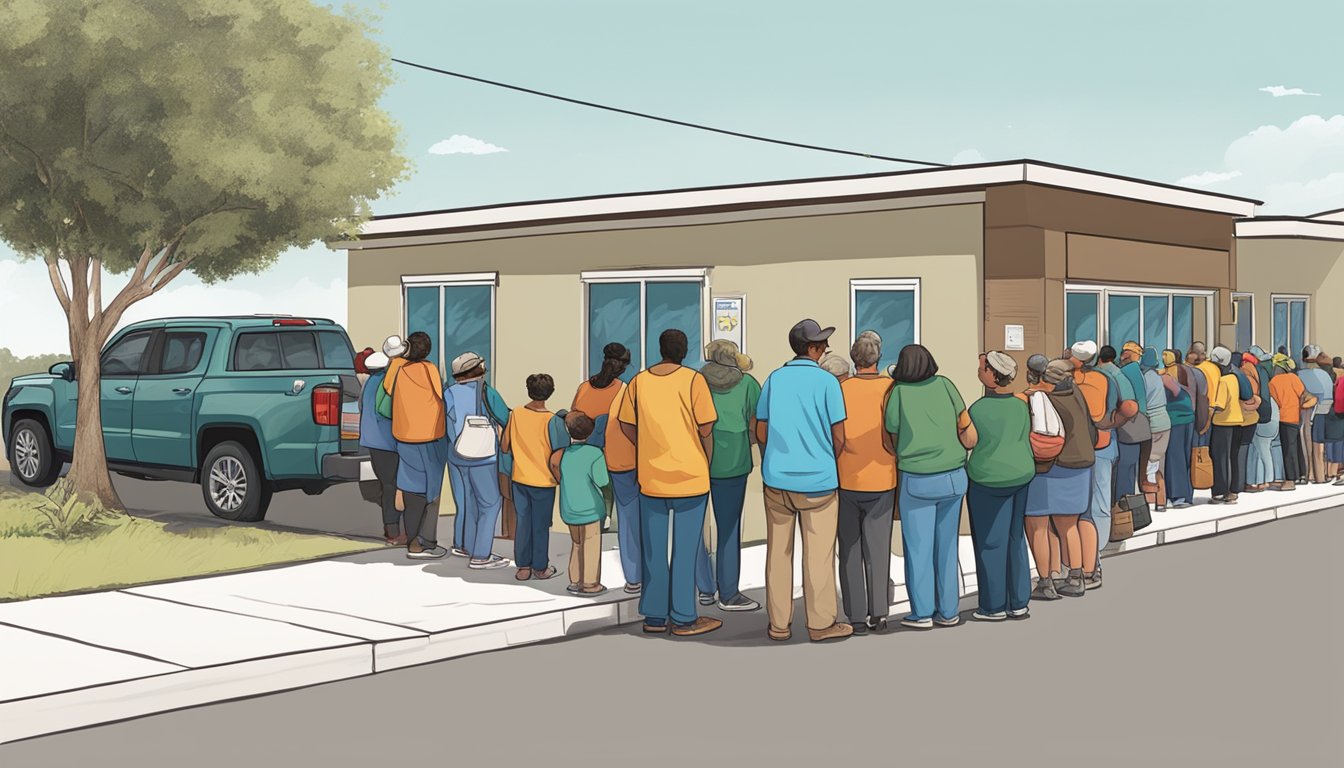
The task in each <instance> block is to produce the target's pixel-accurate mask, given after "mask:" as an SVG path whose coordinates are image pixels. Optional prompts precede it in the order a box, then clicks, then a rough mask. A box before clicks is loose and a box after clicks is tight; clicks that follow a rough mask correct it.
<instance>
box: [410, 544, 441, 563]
mask: <svg viewBox="0 0 1344 768" xmlns="http://www.w3.org/2000/svg"><path fill="white" fill-rule="evenodd" d="M447 554H448V550H446V549H444V548H443V547H439V546H435V547H430V548H429V549H422V550H420V551H419V552H416V551H414V550H410V549H408V550H406V556H407V557H409V558H410V559H412V560H438V559H440V558H442V557H444V556H445V555H447Z"/></svg>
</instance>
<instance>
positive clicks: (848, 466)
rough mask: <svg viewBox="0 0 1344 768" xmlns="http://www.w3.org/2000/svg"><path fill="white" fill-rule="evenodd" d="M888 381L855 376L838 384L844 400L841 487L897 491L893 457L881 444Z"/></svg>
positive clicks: (838, 462) (838, 466)
mask: <svg viewBox="0 0 1344 768" xmlns="http://www.w3.org/2000/svg"><path fill="white" fill-rule="evenodd" d="M890 391H891V379H884V378H882V377H880V376H873V377H872V378H868V377H863V376H854V377H851V378H848V379H845V380H844V381H842V382H841V383H840V392H841V394H843V395H844V398H845V417H846V418H845V448H844V450H842V451H841V452H840V455H839V456H838V457H837V458H836V462H835V463H836V469H837V470H838V471H839V474H840V487H841V488H844V489H845V490H847V491H863V492H878V491H889V490H891V489H892V488H895V487H896V457H895V456H894V455H892V454H891V453H889V452H888V451H887V449H886V446H884V445H883V444H882V437H883V435H884V434H885V433H886V425H885V424H884V423H883V416H884V414H885V406H886V404H887V393H888V392H890Z"/></svg>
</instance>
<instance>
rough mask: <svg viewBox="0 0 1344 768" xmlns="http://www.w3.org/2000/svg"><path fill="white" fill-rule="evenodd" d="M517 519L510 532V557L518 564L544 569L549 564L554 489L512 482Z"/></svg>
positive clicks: (521, 566) (533, 568) (553, 512)
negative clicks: (511, 551) (511, 539)
mask: <svg viewBox="0 0 1344 768" xmlns="http://www.w3.org/2000/svg"><path fill="white" fill-rule="evenodd" d="M513 508H514V511H515V512H516V513H517V518H518V522H517V525H516V526H515V530H514V532H513V559H514V562H516V563H517V565H518V567H519V568H531V569H532V570H534V571H544V570H546V569H547V568H548V567H550V565H551V517H552V515H554V514H555V489H554V488H537V487H535V486H531V485H523V484H522V483H514V484H513Z"/></svg>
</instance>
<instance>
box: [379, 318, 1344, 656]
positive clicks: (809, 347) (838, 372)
mask: <svg viewBox="0 0 1344 768" xmlns="http://www.w3.org/2000/svg"><path fill="white" fill-rule="evenodd" d="M833 333H834V328H822V327H821V326H820V325H819V324H818V323H816V322H815V321H813V320H804V321H802V322H800V323H798V324H797V325H795V326H794V327H793V328H792V329H791V330H790V332H789V344H790V347H791V348H792V350H793V352H794V355H795V357H794V358H793V359H792V360H790V361H788V362H787V363H785V364H784V365H783V366H782V367H780V368H779V369H777V370H775V371H774V372H772V373H771V374H770V375H769V376H768V377H767V378H766V380H765V382H764V384H761V383H759V382H757V380H756V379H755V378H754V377H753V376H752V375H751V373H750V371H751V370H752V361H751V359H750V358H749V357H748V356H746V355H745V354H743V353H742V352H741V351H740V350H739V349H738V348H737V347H736V345H734V344H733V343H732V342H728V341H722V340H719V341H714V342H712V343H711V344H710V345H708V346H707V347H706V349H705V360H706V361H707V362H706V363H705V365H704V366H703V367H702V368H701V370H699V371H696V370H694V369H691V368H689V367H686V366H685V365H683V363H684V361H685V359H686V357H687V353H688V341H687V338H686V335H685V334H684V333H683V332H681V331H680V330H677V329H667V330H665V331H663V333H662V334H661V335H660V337H659V352H660V361H659V362H658V363H656V364H654V365H651V366H650V367H649V368H648V369H646V370H644V371H641V372H639V373H638V374H636V375H635V376H634V377H633V378H632V379H631V380H630V382H629V384H625V383H623V380H622V379H623V376H624V374H625V373H626V371H627V370H628V367H629V365H630V353H629V351H628V350H627V349H626V348H625V347H624V346H622V345H620V344H617V343H612V344H608V345H607V346H606V347H605V348H604V350H603V361H602V364H601V367H600V369H599V371H598V372H597V373H596V374H595V375H594V376H592V377H591V378H589V379H588V380H586V381H584V382H583V383H582V384H581V385H580V386H579V389H578V391H577V392H576V393H575V396H574V398H573V401H572V403H571V407H570V408H569V409H568V410H567V411H561V412H559V413H555V412H552V411H551V410H549V408H548V405H547V402H548V401H549V400H550V398H551V397H552V396H553V395H554V390H555V385H554V382H553V380H552V378H551V377H550V376H549V375H547V374H544V373H539V374H534V375H532V376H529V377H528V379H527V382H526V384H527V392H528V397H529V402H528V403H527V405H524V406H522V407H520V408H515V409H512V410H510V409H509V408H508V407H507V405H506V404H505V403H504V400H503V398H502V397H500V395H499V393H498V392H496V391H495V390H494V389H493V388H492V387H491V386H490V385H489V384H487V383H486V381H485V373H486V370H485V364H484V361H483V360H482V359H481V357H480V356H479V355H477V354H475V353H472V352H465V353H462V354H461V355H459V356H458V357H456V358H455V359H454V360H453V362H452V367H451V371H450V373H451V377H452V381H451V383H449V384H448V385H447V386H446V387H445V386H442V382H441V381H440V379H439V374H438V371H437V369H436V368H435V366H434V365H433V363H431V362H429V361H428V357H429V354H430V351H431V350H430V342H429V338H428V336H427V335H425V334H422V333H418V334H411V336H410V337H409V338H408V339H407V340H406V341H405V342H404V343H403V342H402V341H401V340H400V339H398V338H397V337H391V338H389V339H388V340H387V342H386V343H385V344H384V350H383V353H381V354H380V353H375V352H373V350H365V352H363V353H361V354H360V356H359V360H358V365H359V367H360V370H361V373H364V372H367V373H368V376H369V378H368V383H366V385H365V393H364V398H363V403H362V406H363V407H362V415H361V422H362V424H361V427H362V428H361V442H362V443H363V444H364V445H365V446H366V447H368V448H369V450H370V453H371V455H372V458H373V467H374V470H375V472H376V474H377V476H378V478H379V482H380V484H381V488H382V494H381V503H382V507H383V520H384V525H385V532H386V535H387V539H388V542H389V543H390V544H394V545H400V544H403V543H404V544H405V545H406V547H407V555H408V557H411V558H414V559H429V558H439V557H443V556H445V555H446V554H447V553H448V551H449V550H445V549H444V548H442V547H439V546H438V545H437V542H436V527H437V504H438V502H437V495H438V486H439V485H440V479H441V478H442V476H443V471H444V468H445V467H446V468H447V471H448V475H449V480H450V485H451V488H452V492H453V496H454V500H455V503H456V505H457V509H458V515H457V517H456V520H455V525H454V541H453V546H452V549H451V552H452V553H453V554H454V555H460V556H463V557H467V558H469V563H468V564H469V567H471V568H475V569H493V568H502V567H508V566H510V565H514V566H516V568H517V570H516V573H515V577H516V578H517V579H519V580H528V579H549V578H552V577H554V576H556V575H557V569H556V568H555V566H553V565H552V564H551V563H550V562H549V533H550V527H551V520H552V514H553V511H554V508H555V503H556V497H557V489H558V496H559V504H560V516H561V519H562V520H563V521H564V523H565V524H566V525H567V526H568V527H569V532H570V535H571V540H572V548H571V556H570V559H569V569H568V575H569V580H570V586H569V590H570V591H571V592H573V593H575V594H581V595H596V594H601V593H602V592H604V591H605V587H603V586H602V583H601V568H600V548H601V532H602V530H603V527H604V523H605V520H606V517H607V516H608V515H610V514H613V513H614V515H615V517H616V520H617V524H618V539H619V549H620V563H621V568H622V571H623V572H624V577H625V581H626V584H625V587H624V589H625V591H626V592H627V593H630V594H639V595H640V612H641V613H642V614H643V616H644V617H645V620H644V624H643V630H644V631H645V632H648V633H671V634H673V635H678V636H694V635H700V634H704V633H706V632H711V631H714V630H715V629H718V628H719V627H720V626H721V624H722V622H721V621H720V620H718V619H715V618H712V617H709V616H701V615H699V610H698V605H699V606H712V605H716V604H717V606H718V608H719V609H721V610H724V611H753V610H757V609H759V608H760V605H759V604H758V603H756V602H755V601H753V600H751V599H750V598H748V597H747V596H745V595H743V594H742V593H741V592H740V589H739V584H740V568H741V558H740V549H741V522H742V520H741V518H742V510H743V507H744V505H745V496H746V487H747V480H748V477H749V476H750V474H751V472H752V471H753V470H754V468H755V462H754V455H753V448H752V446H753V445H755V446H756V450H757V451H758V452H759V455H760V463H761V476H762V482H763V485H764V508H765V517H766V524H767V542H766V566H765V581H766V609H767V610H766V612H767V615H768V619H769V626H768V629H767V635H768V637H770V638H771V639H773V640H780V641H783V640H787V639H789V638H790V637H791V636H792V619H793V555H794V553H793V550H794V540H795V531H796V530H797V531H800V532H801V540H802V547H803V552H802V579H803V585H802V586H803V595H804V605H805V613H806V626H807V630H808V636H809V639H811V640H813V641H818V642H820V641H826V640H834V639H843V638H845V637H849V636H851V635H854V634H866V633H869V632H874V633H881V632H885V631H887V630H888V629H889V625H888V621H889V618H890V617H889V605H890V600H889V588H890V585H891V583H892V582H891V580H890V573H889V570H890V562H891V560H890V544H891V537H892V529H893V520H894V519H900V520H901V522H902V525H901V537H902V543H903V547H904V554H905V556H904V563H905V571H906V573H905V577H906V578H905V581H906V589H907V592H908V595H909V600H910V614H909V615H908V616H905V617H904V618H902V619H901V624H903V625H905V626H906V627H909V628H914V629H929V628H932V627H934V626H954V625H956V624H958V623H959V621H960V619H959V615H958V583H959V565H958V561H957V536H958V530H959V524H960V514H961V509H962V504H963V500H964V501H965V505H966V507H967V509H968V513H969V522H970V528H971V536H972V542H973V545H974V546H973V548H974V552H975V558H976V571H977V581H978V591H979V597H978V607H977V610H976V611H975V612H974V614H973V617H974V618H976V619H978V620H983V621H1001V620H1005V619H1013V618H1023V617H1026V616H1027V615H1028V613H1029V610H1028V602H1029V601H1030V600H1031V599H1038V600H1055V599H1060V598H1061V597H1081V596H1083V595H1084V594H1085V593H1086V591H1087V590H1090V589H1095V588H1097V587H1100V586H1101V584H1102V575H1101V566H1100V560H1099V557H1100V552H1101V549H1102V548H1103V547H1105V546H1106V544H1107V543H1108V542H1110V541H1111V540H1113V539H1118V538H1123V537H1124V536H1125V535H1128V533H1129V531H1116V530H1113V527H1112V523H1113V520H1114V519H1115V515H1116V513H1118V512H1120V511H1122V509H1124V504H1125V503H1128V502H1129V501H1130V500H1131V499H1132V498H1134V497H1135V496H1136V495H1137V494H1142V495H1143V496H1146V497H1147V500H1148V502H1149V503H1151V504H1152V506H1153V507H1154V508H1155V510H1156V511H1159V512H1161V511H1163V510H1165V509H1166V508H1168V507H1170V508H1173V509H1174V508H1181V507H1186V506H1189V505H1191V504H1193V503H1194V491H1195V490H1196V489H1197V488H1200V489H1203V488H1210V487H1211V489H1212V493H1213V499H1212V501H1213V503H1224V504H1235V503H1236V502H1237V497H1238V495H1239V494H1240V493H1243V492H1257V491H1260V490H1266V489H1274V490H1292V489H1293V488H1294V487H1295V486H1296V485H1297V484H1300V483H1303V482H1317V483H1320V482H1335V483H1336V484H1344V479H1342V478H1341V471H1344V375H1341V374H1344V371H1339V370H1336V369H1335V367H1334V366H1332V365H1331V361H1330V359H1329V358H1328V357H1326V356H1325V355H1324V354H1322V353H1321V351H1320V350H1319V348H1316V347H1314V346H1313V347H1308V348H1307V349H1305V350H1303V362H1304V365H1303V366H1302V367H1301V369H1300V370H1299V369H1298V366H1297V365H1296V364H1295V363H1294V362H1293V361H1292V360H1291V359H1290V358H1289V357H1288V356H1287V354H1285V353H1284V352H1282V351H1281V352H1280V353H1279V354H1277V355H1274V356H1267V355H1266V354H1265V353H1264V352H1263V350H1261V349H1259V348H1258V347H1252V348H1251V349H1250V350H1249V351H1246V352H1244V353H1233V352H1231V351H1230V350H1228V349H1227V348H1225V347H1215V348H1214V349H1213V350H1212V352H1210V353H1208V354H1207V355H1206V354H1205V349H1204V346H1203V345H1202V344H1200V343H1195V344H1193V345H1192V347H1191V349H1190V350H1189V352H1188V353H1183V352H1182V351H1181V350H1163V351H1161V352H1159V351H1158V350H1156V349H1154V348H1152V347H1148V348H1143V347H1141V346H1140V345H1138V344H1137V343H1136V342H1132V341H1130V342H1126V343H1124V344H1123V345H1122V347H1121V350H1120V351H1119V353H1118V354H1117V351H1116V350H1115V349H1114V348H1113V347H1110V346H1101V347H1098V346H1097V344H1096V343H1095V342H1092V341H1083V342H1079V343H1077V344H1074V345H1073V346H1072V347H1071V348H1070V349H1068V350H1066V351H1065V352H1064V353H1063V354H1062V355H1061V356H1060V357H1059V358H1056V359H1054V360H1050V359H1047V358H1045V357H1044V356H1041V355H1033V356H1032V357H1031V358H1030V359H1028V361H1027V365H1026V368H1027V370H1026V372H1025V379H1026V386H1025V387H1024V388H1022V389H1021V391H1018V388H1017V387H1016V386H1015V384H1016V381H1017V377H1018V366H1017V362H1016V361H1015V360H1014V358H1012V357H1011V356H1010V355H1008V354H1006V353H1004V352H1001V351H996V350H992V351H989V352H986V353H985V354H982V355H980V357H979V360H978V364H977V376H978V378H979V380H980V382H981V384H982V385H983V386H984V388H985V393H984V396H983V397H982V398H980V399H979V400H977V401H976V402H975V403H973V404H972V405H971V406H970V407H969V408H968V407H967V406H966V405H965V403H964V402H963V400H962V398H961V395H960V393H959V392H958V390H957V389H956V387H955V386H954V385H953V384H952V383H951V382H950V381H949V380H948V379H947V378H945V377H943V376H940V375H938V370H939V369H938V364H937V363H936V361H935V360H934V358H933V355H932V354H931V353H930V352H929V350H927V349H926V348H924V347H922V346H920V345H918V344H911V345H907V346H906V347H904V348H903V349H902V350H901V351H900V354H899V356H898V359H897V362H896V364H895V365H894V366H891V368H890V369H889V370H888V371H886V372H881V371H879V367H878V361H879V360H880V359H881V358H882V340H881V338H880V337H879V336H878V334H876V333H874V332H872V331H864V332H862V333H860V334H859V335H858V336H857V337H856V339H855V342H854V344H853V345H852V347H851V348H850V350H849V352H850V360H849V361H846V360H844V358H842V357H840V356H839V355H836V354H835V353H833V352H831V351H830V343H829V342H830V337H831V335H832V334H833ZM851 362H852V367H851V365H850V363H851ZM1336 404H1338V406H1337V405H1336ZM436 472H437V474H436ZM506 496H508V497H511V499H512V502H513V505H514V507H515V509H516V515H517V525H516V532H515V539H514V562H513V563H510V562H509V561H508V560H507V559H505V558H503V557H502V556H500V555H497V554H495V553H494V552H493V551H492V545H493V535H494V530H495V525H496V522H497V520H498V517H499V512H500V509H501V506H502V504H503V501H504V498H505V497H506ZM711 501H712V508H713V513H714V517H715V523H716V529H717V542H716V543H717V546H716V548H715V555H714V557H713V558H711V557H710V555H709V552H708V549H707V548H706V546H705V543H704V537H703V530H704V522H705V516H706V513H707V509H708V508H709V507H710V506H711V504H710V502H711ZM402 523H404V525H405V528H404V531H405V532H404V533H403V531H402V528H401V527H400V526H401V524H402ZM1029 551H1030V559H1029V555H1028V552H1029ZM837 557H838V560H839V569H838V570H839V574H840V584H839V589H838V591H839V593H840V598H841V603H842V605H837V600H836V595H837V585H836V578H835V574H836V571H837V568H836V565H837ZM1032 559H1034V561H1035V563H1036V570H1037V578H1036V580H1035V584H1034V585H1033V583H1032V576H1031V560H1032ZM842 609H843V616H842V615H841V610H842ZM842 619H843V620H842Z"/></svg>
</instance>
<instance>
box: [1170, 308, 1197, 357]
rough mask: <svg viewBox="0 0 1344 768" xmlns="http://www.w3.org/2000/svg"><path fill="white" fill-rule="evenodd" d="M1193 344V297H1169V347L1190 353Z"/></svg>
mask: <svg viewBox="0 0 1344 768" xmlns="http://www.w3.org/2000/svg"><path fill="white" fill-rule="evenodd" d="M1193 343H1195V297H1193V296H1172V297H1171V347H1172V349H1179V350H1181V351H1182V352H1188V351H1190V345H1191V344H1193Z"/></svg>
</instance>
